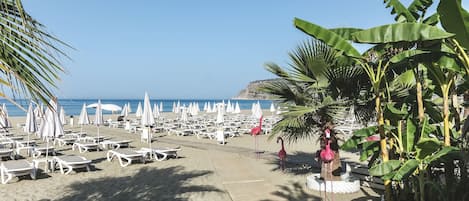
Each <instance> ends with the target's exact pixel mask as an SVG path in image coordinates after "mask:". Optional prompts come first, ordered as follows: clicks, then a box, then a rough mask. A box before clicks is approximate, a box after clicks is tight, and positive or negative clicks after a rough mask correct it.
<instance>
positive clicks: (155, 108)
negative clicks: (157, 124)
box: [153, 103, 160, 118]
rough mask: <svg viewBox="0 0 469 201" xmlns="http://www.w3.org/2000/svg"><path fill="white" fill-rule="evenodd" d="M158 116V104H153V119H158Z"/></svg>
mask: <svg viewBox="0 0 469 201" xmlns="http://www.w3.org/2000/svg"><path fill="white" fill-rule="evenodd" d="M159 116H160V109H159V107H158V104H156V103H154V104H153V117H154V118H158V117H159Z"/></svg>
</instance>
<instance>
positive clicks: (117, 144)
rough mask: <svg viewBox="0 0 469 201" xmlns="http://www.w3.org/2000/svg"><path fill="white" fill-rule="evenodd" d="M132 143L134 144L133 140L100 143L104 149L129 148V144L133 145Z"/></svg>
mask: <svg viewBox="0 0 469 201" xmlns="http://www.w3.org/2000/svg"><path fill="white" fill-rule="evenodd" d="M131 142H132V141H131V140H119V141H114V140H104V141H102V142H100V144H101V146H103V148H107V149H111V148H114V149H119V148H121V147H129V143H131Z"/></svg>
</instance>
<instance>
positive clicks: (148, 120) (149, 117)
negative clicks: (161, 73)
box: [141, 92, 155, 158]
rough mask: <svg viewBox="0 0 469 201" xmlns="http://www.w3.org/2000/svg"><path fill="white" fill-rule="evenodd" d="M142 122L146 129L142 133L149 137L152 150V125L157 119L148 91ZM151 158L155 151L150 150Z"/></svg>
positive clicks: (144, 100) (144, 101)
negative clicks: (152, 109) (154, 115)
mask: <svg viewBox="0 0 469 201" xmlns="http://www.w3.org/2000/svg"><path fill="white" fill-rule="evenodd" d="M141 123H142V126H143V127H144V129H145V130H144V131H143V133H142V135H146V136H145V137H146V138H147V142H148V146H149V148H150V150H151V138H152V136H151V126H152V125H153V124H155V119H154V118H153V114H152V111H151V105H150V97H149V96H148V93H147V92H145V98H144V99H143V113H142V122H141ZM150 158H153V151H151V152H150Z"/></svg>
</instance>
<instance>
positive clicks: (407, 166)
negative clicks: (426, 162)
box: [392, 159, 419, 181]
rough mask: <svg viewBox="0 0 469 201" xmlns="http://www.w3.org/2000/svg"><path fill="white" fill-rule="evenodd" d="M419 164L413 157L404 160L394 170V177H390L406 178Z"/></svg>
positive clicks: (394, 178)
mask: <svg viewBox="0 0 469 201" xmlns="http://www.w3.org/2000/svg"><path fill="white" fill-rule="evenodd" d="M418 165H419V162H418V161H417V160H415V159H410V160H408V161H406V162H405V163H404V164H403V165H402V166H401V167H400V168H399V169H398V170H397V172H396V174H395V175H394V177H393V178H392V179H393V180H396V181H400V180H402V179H405V178H407V177H408V176H409V175H411V174H412V173H413V172H414V171H415V169H417V167H418Z"/></svg>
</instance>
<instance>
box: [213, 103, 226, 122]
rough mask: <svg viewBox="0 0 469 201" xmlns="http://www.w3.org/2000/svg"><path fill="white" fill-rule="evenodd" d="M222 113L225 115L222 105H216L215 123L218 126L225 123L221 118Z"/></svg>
mask: <svg viewBox="0 0 469 201" xmlns="http://www.w3.org/2000/svg"><path fill="white" fill-rule="evenodd" d="M223 113H225V108H224V107H223V104H218V105H217V120H216V121H215V122H216V123H218V124H221V123H223V122H224V121H225V119H224V118H223V115H224V114H223Z"/></svg>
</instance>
